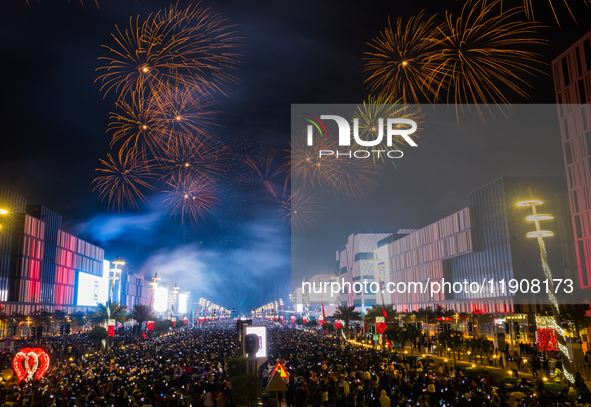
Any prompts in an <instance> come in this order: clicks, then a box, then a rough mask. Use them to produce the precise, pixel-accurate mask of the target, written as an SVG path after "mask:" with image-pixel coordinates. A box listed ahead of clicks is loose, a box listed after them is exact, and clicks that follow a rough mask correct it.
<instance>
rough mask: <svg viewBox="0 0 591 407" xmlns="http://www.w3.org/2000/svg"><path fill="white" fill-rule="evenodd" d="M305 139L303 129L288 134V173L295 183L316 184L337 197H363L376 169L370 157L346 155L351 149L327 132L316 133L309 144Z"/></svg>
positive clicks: (372, 187) (370, 187)
mask: <svg viewBox="0 0 591 407" xmlns="http://www.w3.org/2000/svg"><path fill="white" fill-rule="evenodd" d="M306 140H307V134H306V132H305V131H304V132H303V133H302V134H301V135H300V136H299V137H296V138H295V139H294V138H292V143H291V157H290V173H291V176H292V177H293V181H294V183H295V185H296V186H298V187H299V186H302V187H304V188H308V189H313V188H317V187H320V188H324V189H325V190H326V191H329V192H330V193H332V194H334V195H335V196H336V197H337V198H340V199H352V200H358V199H364V198H366V197H367V196H368V195H369V194H371V193H372V192H373V191H374V190H375V187H376V186H377V182H376V181H375V179H376V176H377V175H378V173H379V170H378V168H377V167H376V166H375V165H374V164H373V161H372V160H370V159H363V158H355V157H349V154H352V152H353V150H354V149H351V150H346V148H343V147H339V146H338V144H337V142H336V140H335V137H334V136H332V135H330V134H329V135H328V136H316V137H315V138H314V145H313V146H308V145H307V143H306ZM321 151H324V153H323V154H320V152H321ZM326 151H332V152H333V154H327V153H326ZM337 152H338V154H337Z"/></svg>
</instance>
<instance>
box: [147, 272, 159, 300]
mask: <svg viewBox="0 0 591 407" xmlns="http://www.w3.org/2000/svg"><path fill="white" fill-rule="evenodd" d="M160 279H161V278H160V277H158V273H154V277H152V282H151V283H150V284H149V285H150V286H151V287H150V291H152V293H151V294H150V308H152V300H153V299H154V292H155V291H156V288H158V280H160Z"/></svg>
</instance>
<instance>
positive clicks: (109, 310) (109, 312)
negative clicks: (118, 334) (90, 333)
mask: <svg viewBox="0 0 591 407" xmlns="http://www.w3.org/2000/svg"><path fill="white" fill-rule="evenodd" d="M109 318H110V319H114V320H115V321H119V322H125V321H127V320H128V319H129V315H128V314H127V306H126V305H119V303H118V302H117V301H114V302H111V301H107V302H106V303H105V304H98V305H97V306H96V311H95V312H93V313H92V314H90V320H91V321H93V322H98V323H101V324H102V323H104V322H105V321H106V320H107V319H109Z"/></svg>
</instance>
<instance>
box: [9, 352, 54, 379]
mask: <svg viewBox="0 0 591 407" xmlns="http://www.w3.org/2000/svg"><path fill="white" fill-rule="evenodd" d="M47 368H49V355H48V354H47V353H46V352H45V351H44V350H43V349H41V348H34V349H31V348H24V349H21V350H20V351H19V353H17V354H16V356H15V357H14V359H12V369H13V370H14V371H15V373H16V376H17V377H18V381H19V382H21V381H22V380H25V381H29V380H31V379H32V378H35V379H37V380H39V379H41V378H42V377H43V375H44V374H45V372H47Z"/></svg>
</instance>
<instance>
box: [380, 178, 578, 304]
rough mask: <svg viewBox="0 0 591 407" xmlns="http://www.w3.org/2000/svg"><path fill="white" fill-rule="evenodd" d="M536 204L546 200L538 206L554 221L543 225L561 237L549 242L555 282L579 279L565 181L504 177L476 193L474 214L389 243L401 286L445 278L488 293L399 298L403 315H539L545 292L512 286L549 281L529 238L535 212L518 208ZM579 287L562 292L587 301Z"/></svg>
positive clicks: (463, 212) (460, 213)
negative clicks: (425, 311)
mask: <svg viewBox="0 0 591 407" xmlns="http://www.w3.org/2000/svg"><path fill="white" fill-rule="evenodd" d="M534 198H535V199H539V200H541V201H543V202H544V203H543V205H540V206H539V207H538V211H540V213H547V214H551V215H553V216H554V219H552V220H545V221H543V223H542V227H543V229H546V230H550V231H553V232H554V236H553V237H548V238H546V239H545V240H546V242H545V244H546V250H547V256H548V262H549V266H550V269H551V270H552V274H553V277H554V278H560V279H565V278H569V279H573V280H576V281H578V280H577V279H576V261H575V254H574V244H573V241H572V228H571V222H570V211H569V205H568V195H567V189H566V183H565V180H564V178H561V177H503V178H499V179H497V180H495V181H493V182H491V183H489V184H487V185H485V186H483V187H482V188H479V189H478V190H476V191H474V192H472V193H470V194H469V195H468V205H469V206H468V207H467V208H465V209H462V210H461V211H458V212H456V213H454V214H452V215H450V216H448V217H446V218H444V219H442V220H440V221H438V222H435V223H433V224H431V225H429V226H427V227H425V228H423V229H420V230H419V231H417V232H415V233H412V234H410V235H408V236H406V237H404V238H402V239H400V240H398V241H395V242H392V243H389V244H388V252H389V259H390V262H389V266H390V268H391V276H390V278H391V281H393V282H399V281H404V282H411V281H413V282H422V283H423V284H426V283H427V282H428V281H430V282H433V281H434V282H441V281H442V279H444V280H445V281H446V282H450V283H451V284H453V283H456V282H457V283H461V284H462V285H463V284H464V282H466V283H467V284H470V283H478V284H479V287H482V289H481V290H477V291H476V292H472V291H470V290H466V289H462V290H458V292H454V291H453V290H447V291H446V292H445V293H436V294H434V295H433V296H431V295H430V294H429V292H426V293H422V292H420V293H417V294H414V293H405V294H399V293H394V294H392V303H393V304H394V305H395V306H396V308H397V309H398V310H399V311H403V310H417V309H418V308H425V307H427V306H431V307H435V306H436V305H438V304H439V305H442V306H444V307H445V308H451V309H454V310H456V311H458V312H468V313H473V312H487V313H513V312H524V313H527V312H535V307H536V306H535V305H534V303H538V304H539V303H547V302H548V297H547V296H546V295H545V294H543V293H541V294H538V296H537V297H535V294H533V293H527V294H525V293H521V292H520V290H518V291H517V292H515V293H511V292H510V290H508V288H507V284H508V282H509V281H510V280H511V279H515V280H517V281H521V280H528V281H530V282H531V280H532V279H539V280H543V279H544V278H545V276H544V273H543V270H542V264H541V259H540V249H539V246H538V243H537V239H531V238H528V237H527V233H528V232H529V231H532V230H534V229H535V226H534V223H533V222H528V221H526V216H528V215H531V209H530V208H529V207H518V206H516V203H517V202H519V201H523V200H527V199H534ZM490 281H492V282H493V283H492V284H491V283H490ZM502 281H504V284H505V287H504V289H503V287H502V286H501V284H502ZM576 281H575V287H574V288H575V292H574V293H573V294H571V295H568V296H567V295H566V293H564V292H562V295H559V294H557V298H558V299H559V300H562V301H565V302H569V303H580V302H582V301H583V300H584V298H583V295H584V294H583V291H582V290H580V288H581V287H580V286H579V285H578V284H576ZM483 283H484V284H483ZM449 291H451V292H449ZM522 291H525V290H522Z"/></svg>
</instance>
